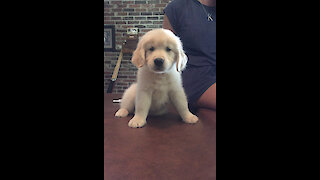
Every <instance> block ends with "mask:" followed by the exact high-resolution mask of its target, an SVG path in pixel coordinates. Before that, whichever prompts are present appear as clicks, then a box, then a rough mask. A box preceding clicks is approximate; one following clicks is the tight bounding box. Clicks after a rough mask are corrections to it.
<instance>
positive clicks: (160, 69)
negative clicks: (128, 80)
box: [152, 66, 166, 74]
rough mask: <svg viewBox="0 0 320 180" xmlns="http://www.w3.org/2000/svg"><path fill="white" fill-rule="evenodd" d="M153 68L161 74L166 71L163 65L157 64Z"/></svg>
mask: <svg viewBox="0 0 320 180" xmlns="http://www.w3.org/2000/svg"><path fill="white" fill-rule="evenodd" d="M152 70H153V72H155V73H160V74H161V73H165V72H166V71H165V69H164V68H163V67H157V66H155V67H154V68H153V69H152Z"/></svg>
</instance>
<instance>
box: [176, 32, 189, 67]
mask: <svg viewBox="0 0 320 180" xmlns="http://www.w3.org/2000/svg"><path fill="white" fill-rule="evenodd" d="M176 44H177V49H178V54H177V55H176V58H177V64H176V66H177V71H178V72H181V71H182V70H184V68H185V67H186V65H187V61H188V57H187V55H186V54H185V53H184V51H183V48H182V43H181V41H180V39H179V38H178V37H176Z"/></svg>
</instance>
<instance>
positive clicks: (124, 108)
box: [115, 29, 198, 128]
mask: <svg viewBox="0 0 320 180" xmlns="http://www.w3.org/2000/svg"><path fill="white" fill-rule="evenodd" d="M132 63H133V64H134V65H136V66H137V67H138V74H137V83H134V84H132V85H131V86H130V87H129V88H128V89H127V90H126V91H125V92H124V95H123V97H122V101H121V104H120V109H119V110H118V111H117V112H116V114H115V116H116V117H126V116H127V115H128V114H129V113H134V117H133V118H132V119H131V120H130V121H129V123H128V125H129V126H130V127H134V128H137V127H142V126H144V125H145V124H146V122H147V121H146V118H147V116H148V114H149V115H162V114H164V113H166V112H167V107H168V103H172V104H173V105H174V107H175V108H176V109H177V111H178V113H179V115H180V116H181V118H182V120H183V121H184V122H186V123H196V122H197V121H198V117H197V116H195V115H193V114H192V113H191V112H190V111H189V109H188V102H187V97H186V95H185V92H184V89H183V87H182V80H181V75H180V74H181V71H182V70H183V69H184V68H185V66H186V63H187V56H186V55H185V53H184V51H183V49H182V44H181V41H180V39H179V38H178V37H176V36H175V35H174V34H173V33H172V32H171V31H169V30H166V29H155V30H152V31H149V32H147V33H146V34H145V35H144V36H142V37H141V39H140V41H139V43H138V45H137V48H136V50H135V51H134V52H133V56H132Z"/></svg>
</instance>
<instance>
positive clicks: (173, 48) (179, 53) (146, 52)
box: [132, 29, 188, 73]
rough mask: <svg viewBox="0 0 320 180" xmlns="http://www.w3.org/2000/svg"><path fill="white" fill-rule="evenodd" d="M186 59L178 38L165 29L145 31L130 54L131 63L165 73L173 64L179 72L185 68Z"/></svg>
mask: <svg viewBox="0 0 320 180" xmlns="http://www.w3.org/2000/svg"><path fill="white" fill-rule="evenodd" d="M187 60H188V58H187V56H186V55H185V53H184V51H183V48H182V43H181V41H180V39H179V38H178V37H177V36H175V35H174V34H173V33H172V32H171V31H170V30H166V29H155V30H152V31H149V32H147V33H146V34H145V35H144V36H142V38H141V39H140V41H139V43H138V45H137V49H136V50H135V51H134V52H133V56H132V63H133V64H134V65H136V66H137V67H138V68H140V67H142V66H145V65H146V66H148V68H149V70H150V71H152V72H155V73H165V72H167V71H169V70H170V69H171V68H172V67H174V66H175V68H176V70H177V71H178V72H180V71H182V70H183V69H184V68H185V66H186V63H187Z"/></svg>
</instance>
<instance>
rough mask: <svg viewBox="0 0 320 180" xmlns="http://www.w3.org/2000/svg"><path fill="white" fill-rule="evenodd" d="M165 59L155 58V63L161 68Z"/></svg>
mask: <svg viewBox="0 0 320 180" xmlns="http://www.w3.org/2000/svg"><path fill="white" fill-rule="evenodd" d="M163 62H164V60H163V59H161V58H157V59H155V60H154V64H155V65H156V66H157V67H158V68H159V67H162V65H163Z"/></svg>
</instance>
